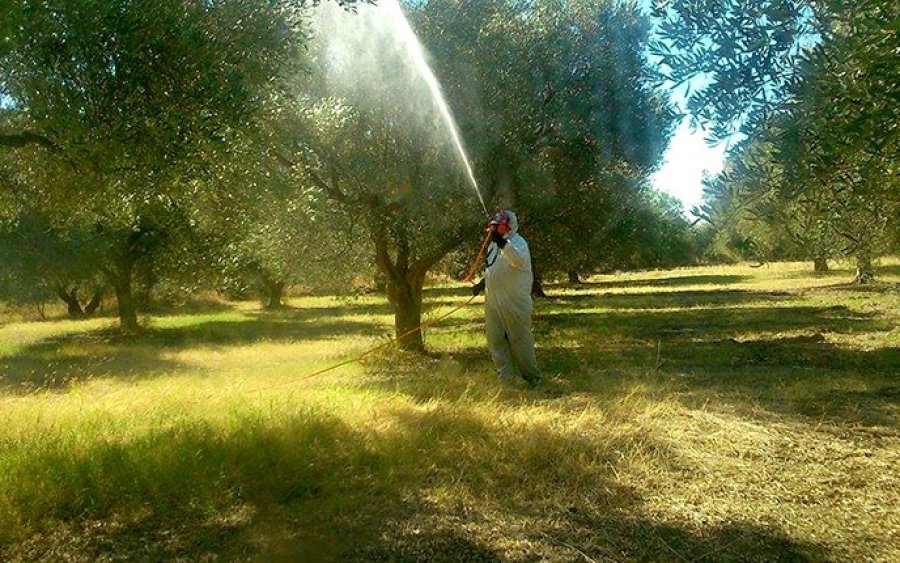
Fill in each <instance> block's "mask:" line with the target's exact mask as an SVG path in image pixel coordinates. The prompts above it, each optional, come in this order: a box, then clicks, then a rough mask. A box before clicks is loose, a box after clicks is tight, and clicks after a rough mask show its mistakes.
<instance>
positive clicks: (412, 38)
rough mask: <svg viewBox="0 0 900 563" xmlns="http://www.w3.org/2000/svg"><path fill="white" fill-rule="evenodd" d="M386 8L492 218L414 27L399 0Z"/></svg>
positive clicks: (480, 201)
mask: <svg viewBox="0 0 900 563" xmlns="http://www.w3.org/2000/svg"><path fill="white" fill-rule="evenodd" d="M384 8H385V9H386V10H389V11H390V15H391V16H393V17H394V18H396V21H397V22H398V24H399V25H398V27H399V30H398V31H399V32H400V34H401V37H402V40H403V44H404V46H405V47H406V49H407V52H408V53H409V55H410V57H411V58H412V61H413V63H414V64H415V65H416V69H417V70H418V71H419V74H420V76H421V77H422V79H423V80H424V81H425V84H426V85H427V86H428V90H429V91H430V92H431V96H432V99H433V100H434V104H435V106H436V107H437V109H438V112H439V113H440V115H441V118H442V119H443V120H444V123H445V124H446V125H447V130H448V131H449V133H450V139H451V141H453V146H454V147H455V148H456V152H457V154H458V156H459V159H460V161H461V162H462V165H463V167H464V168H465V171H466V178H467V179H468V181H469V184H471V186H472V189H474V190H475V194H476V195H477V196H478V201H479V203H481V209H482V211H484V214H485V216H487V217H490V213H488V210H487V206H486V205H485V203H484V198H483V197H482V195H481V190H480V189H479V188H478V182H477V181H476V180H475V173H474V172H473V170H472V165H471V163H470V162H469V156H468V154H466V149H465V146H464V145H463V142H462V137H461V136H460V134H459V129H458V128H457V126H456V121H455V120H454V119H453V114H452V113H450V107H449V106H448V105H447V101H446V100H445V99H444V95H443V93H442V92H441V85H440V83H439V82H438V80H437V77H436V76H435V75H434V72H432V70H431V67H430V66H429V65H428V61H427V60H425V50H424V49H423V48H422V44H421V43H420V42H419V38H418V37H417V36H416V34H415V32H413V30H412V27H411V26H410V25H409V21H408V20H407V19H406V15H405V14H404V13H403V9H402V8H401V7H400V3H399V2H398V1H397V0H388V1H386V2H385V3H384Z"/></svg>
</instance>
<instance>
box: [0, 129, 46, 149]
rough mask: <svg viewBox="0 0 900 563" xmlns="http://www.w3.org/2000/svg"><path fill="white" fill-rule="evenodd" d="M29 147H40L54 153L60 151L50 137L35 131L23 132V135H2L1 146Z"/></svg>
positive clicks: (0, 134)
mask: <svg viewBox="0 0 900 563" xmlns="http://www.w3.org/2000/svg"><path fill="white" fill-rule="evenodd" d="M28 145H40V146H42V147H44V148H45V149H49V150H51V151H54V152H58V151H59V145H57V144H56V143H54V142H53V141H51V140H50V139H49V138H48V137H45V136H43V135H39V134H37V133H35V132H33V131H23V132H21V133H0V146H3V147H10V148H14V149H18V148H22V147H27V146H28Z"/></svg>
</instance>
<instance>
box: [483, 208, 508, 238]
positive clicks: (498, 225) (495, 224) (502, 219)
mask: <svg viewBox="0 0 900 563" xmlns="http://www.w3.org/2000/svg"><path fill="white" fill-rule="evenodd" d="M488 229H490V230H493V231H497V232H498V233H500V234H501V235H505V234H506V233H508V232H509V230H510V229H509V216H508V215H507V214H506V213H504V212H503V211H501V212H500V213H497V214H496V215H494V218H493V219H491V221H490V223H488Z"/></svg>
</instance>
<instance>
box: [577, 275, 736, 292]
mask: <svg viewBox="0 0 900 563" xmlns="http://www.w3.org/2000/svg"><path fill="white" fill-rule="evenodd" d="M749 279H751V276H745V275H737V274H697V275H691V276H669V277H665V278H655V279H637V280H635V279H624V280H604V281H597V282H583V283H581V284H580V285H579V286H580V287H584V288H585V289H587V288H592V289H598V288H599V289H604V288H609V289H613V288H625V287H629V288H630V287H676V288H677V287H684V286H691V285H714V286H726V285H730V284H734V283H741V282H743V281H747V280H749ZM579 286H575V287H579ZM566 287H571V286H566Z"/></svg>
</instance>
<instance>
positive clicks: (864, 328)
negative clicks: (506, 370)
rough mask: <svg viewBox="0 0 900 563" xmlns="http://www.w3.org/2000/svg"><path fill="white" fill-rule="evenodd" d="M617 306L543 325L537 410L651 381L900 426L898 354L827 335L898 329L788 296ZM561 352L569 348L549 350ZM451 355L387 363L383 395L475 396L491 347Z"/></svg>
mask: <svg viewBox="0 0 900 563" xmlns="http://www.w3.org/2000/svg"><path fill="white" fill-rule="evenodd" d="M616 297H622V298H623V299H622V300H620V301H619V302H618V303H617V304H616V305H617V307H616V309H615V310H613V311H611V312H600V313H596V312H579V311H577V310H576V311H572V309H571V308H569V307H565V308H560V309H558V310H555V311H554V310H550V311H546V312H544V313H541V314H539V315H535V333H536V340H537V343H538V348H537V355H538V362H539V364H540V365H541V367H542V369H543V371H544V374H545V377H546V378H547V383H546V384H545V385H544V386H543V391H542V392H541V391H535V392H532V394H533V395H534V397H535V398H549V399H553V398H554V397H561V396H564V395H568V394H581V395H586V396H594V397H596V399H597V400H601V401H602V400H603V398H604V397H605V398H609V397H615V396H616V393H619V392H622V393H627V392H628V390H629V388H630V387H632V386H633V384H634V382H635V378H637V377H640V378H646V377H652V378H654V381H653V386H654V388H659V389H665V390H668V392H671V393H673V394H677V395H679V396H687V397H689V396H697V397H699V398H698V399H697V400H701V401H705V400H709V399H710V398H711V397H712V398H715V397H724V398H728V399H729V400H731V401H736V402H738V403H743V404H746V405H748V406H753V407H757V406H760V407H763V408H764V409H767V410H769V411H771V412H773V413H777V414H779V415H784V414H790V415H795V416H800V417H815V418H816V419H821V418H822V417H823V415H824V416H825V418H828V419H831V420H835V421H837V422H841V423H848V422H849V423H851V424H856V425H863V426H887V427H896V426H897V425H898V423H900V420H898V415H900V407H898V401H897V396H896V392H895V390H896V387H897V386H896V377H897V374H898V373H900V348H897V347H882V348H878V349H875V350H864V349H853V348H849V347H846V346H842V345H840V344H838V343H835V342H830V341H828V339H827V338H826V337H825V336H824V335H823V333H827V334H837V335H842V334H848V335H850V334H860V333H863V334H864V333H874V332H884V331H890V330H892V329H893V328H894V327H893V326H892V325H891V323H889V322H887V321H886V320H884V319H882V318H880V317H878V316H876V315H874V314H868V313H859V312H856V311H853V310H851V309H849V308H847V307H845V306H840V305H838V306H830V307H808V306H793V307H792V306H789V300H785V299H782V296H776V297H777V298H778V299H779V301H778V303H779V304H778V305H777V306H772V307H752V306H751V307H748V306H744V307H741V308H719V307H709V308H704V309H681V310H677V309H676V310H653V309H646V310H630V309H629V307H631V306H633V305H635V303H636V302H635V301H634V297H636V296H616ZM695 297H696V298H698V299H701V300H703V299H706V296H704V295H697V296H695ZM712 297H713V298H714V300H715V302H717V303H718V302H720V300H721V299H728V300H731V303H733V302H734V301H738V302H741V301H743V300H749V301H752V300H755V299H758V298H759V296H758V295H755V294H752V293H743V292H737V293H729V294H728V295H726V296H720V297H715V296H712ZM602 299H603V298H599V299H598V301H602ZM782 303H783V304H782ZM584 306H585V305H582V307H584ZM588 306H589V305H588ZM636 309H637V308H636ZM439 327H440V328H444V329H447V328H450V327H452V328H453V329H456V330H458V329H459V328H460V327H471V329H474V326H473V324H472V323H471V322H470V321H466V322H463V323H461V324H460V323H459V321H451V320H448V321H446V322H445V323H442V324H441V325H439ZM440 328H439V329H440ZM559 340H562V341H564V342H565V345H563V346H556V345H552V344H551V345H546V344H543V343H544V342H554V341H559ZM444 355H447V356H448V358H449V359H448V360H447V361H443V362H441V361H437V362H434V361H432V363H431V364H426V365H425V366H424V367H423V366H421V365H419V366H412V367H410V366H407V367H404V366H403V362H402V361H401V362H396V361H392V360H391V359H387V360H385V361H384V362H382V364H381V365H376V366H374V369H375V370H376V371H378V372H379V373H382V374H385V375H384V376H382V377H381V378H380V379H379V380H378V385H381V386H384V387H386V388H390V389H395V390H398V391H400V392H403V393H406V394H408V395H409V396H412V397H414V398H415V399H416V400H417V401H420V402H427V401H429V400H430V399H432V398H434V397H435V396H436V394H438V393H440V394H445V395H453V396H462V395H464V394H467V393H468V394H471V392H472V391H471V390H470V386H471V383H472V379H471V378H472V377H476V378H484V377H487V378H490V377H492V376H491V375H490V374H491V373H492V372H493V365H492V363H491V360H490V357H489V355H488V353H487V350H486V347H485V346H484V345H481V346H479V347H475V348H463V349H454V350H452V351H447V352H444ZM448 366H449V367H448ZM423 372H424V373H423ZM428 374H432V375H434V376H435V377H432V378H429V377H428ZM456 374H459V375H456ZM463 374H467V375H468V377H466V376H464V375H463ZM848 385H849V386H850V389H849V391H848V388H847V386H848ZM854 386H855V387H854ZM497 388H498V389H500V390H501V393H500V395H497V398H498V400H502V401H511V402H520V401H521V400H523V398H522V396H521V395H520V393H519V392H518V391H516V392H506V391H504V388H503V387H499V386H498V387H497ZM854 391H859V392H854ZM485 392H486V393H487V392H488V391H485ZM523 392H524V391H523ZM611 394H612V395H611Z"/></svg>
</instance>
